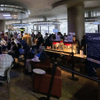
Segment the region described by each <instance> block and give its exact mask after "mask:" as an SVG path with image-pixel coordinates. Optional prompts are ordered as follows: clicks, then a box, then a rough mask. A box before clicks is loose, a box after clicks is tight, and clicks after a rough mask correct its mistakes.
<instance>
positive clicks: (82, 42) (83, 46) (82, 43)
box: [81, 35, 86, 54]
mask: <svg viewBox="0 0 100 100" xmlns="http://www.w3.org/2000/svg"><path fill="white" fill-rule="evenodd" d="M81 46H82V48H83V52H84V54H86V36H85V35H84V36H83V38H82V40H81Z"/></svg>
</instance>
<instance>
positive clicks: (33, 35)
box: [31, 32, 35, 42]
mask: <svg viewBox="0 0 100 100" xmlns="http://www.w3.org/2000/svg"><path fill="white" fill-rule="evenodd" d="M31 37H32V42H34V39H35V34H34V32H32V35H31Z"/></svg>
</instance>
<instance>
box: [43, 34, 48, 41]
mask: <svg viewBox="0 0 100 100" xmlns="http://www.w3.org/2000/svg"><path fill="white" fill-rule="evenodd" d="M47 38H48V33H45V37H44V43H45V41H46V39H47Z"/></svg>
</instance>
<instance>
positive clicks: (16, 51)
mask: <svg viewBox="0 0 100 100" xmlns="http://www.w3.org/2000/svg"><path fill="white" fill-rule="evenodd" d="M8 54H10V55H12V57H13V58H15V57H17V58H18V57H19V49H18V47H17V46H16V44H15V43H14V42H12V43H11V49H10V50H9V52H8Z"/></svg>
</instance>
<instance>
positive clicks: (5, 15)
mask: <svg viewBox="0 0 100 100" xmlns="http://www.w3.org/2000/svg"><path fill="white" fill-rule="evenodd" d="M3 16H4V17H6V16H7V17H8V16H11V15H10V14H4V15H3Z"/></svg>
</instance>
